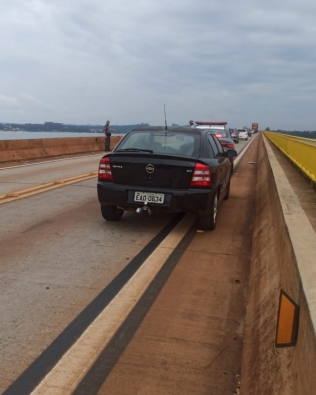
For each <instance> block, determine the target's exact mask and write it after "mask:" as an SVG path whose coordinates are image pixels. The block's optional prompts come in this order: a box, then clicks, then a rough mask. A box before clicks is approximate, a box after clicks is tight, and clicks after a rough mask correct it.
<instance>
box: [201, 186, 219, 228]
mask: <svg viewBox="0 0 316 395" xmlns="http://www.w3.org/2000/svg"><path fill="white" fill-rule="evenodd" d="M217 203H218V199H217V194H215V196H214V198H213V200H212V203H211V211H210V213H209V214H208V215H203V216H200V218H199V227H200V228H202V229H205V230H213V229H215V227H216V220H217Z"/></svg>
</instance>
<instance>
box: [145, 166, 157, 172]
mask: <svg viewBox="0 0 316 395" xmlns="http://www.w3.org/2000/svg"><path fill="white" fill-rule="evenodd" d="M146 171H147V173H153V172H154V171H155V168H154V166H153V165H147V166H146Z"/></svg>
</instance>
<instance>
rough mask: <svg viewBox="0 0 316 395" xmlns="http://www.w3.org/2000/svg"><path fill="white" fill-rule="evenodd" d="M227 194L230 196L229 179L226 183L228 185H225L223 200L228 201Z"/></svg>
mask: <svg viewBox="0 0 316 395" xmlns="http://www.w3.org/2000/svg"><path fill="white" fill-rule="evenodd" d="M229 194H230V178H229V181H228V184H227V187H226V193H225V196H224V200H228V199H229Z"/></svg>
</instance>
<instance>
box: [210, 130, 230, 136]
mask: <svg viewBox="0 0 316 395" xmlns="http://www.w3.org/2000/svg"><path fill="white" fill-rule="evenodd" d="M212 133H213V134H215V136H216V137H218V138H221V137H227V136H228V132H227V130H223V129H214V130H212Z"/></svg>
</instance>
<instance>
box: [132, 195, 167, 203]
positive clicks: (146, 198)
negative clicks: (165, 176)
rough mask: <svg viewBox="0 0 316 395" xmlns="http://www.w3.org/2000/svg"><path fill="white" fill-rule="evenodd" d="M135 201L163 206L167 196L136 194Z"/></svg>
mask: <svg viewBox="0 0 316 395" xmlns="http://www.w3.org/2000/svg"><path fill="white" fill-rule="evenodd" d="M134 200H135V202H143V203H145V202H147V203H159V204H162V203H163V202H164V200H165V195H164V194H163V193H152V192H135V197H134Z"/></svg>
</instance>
